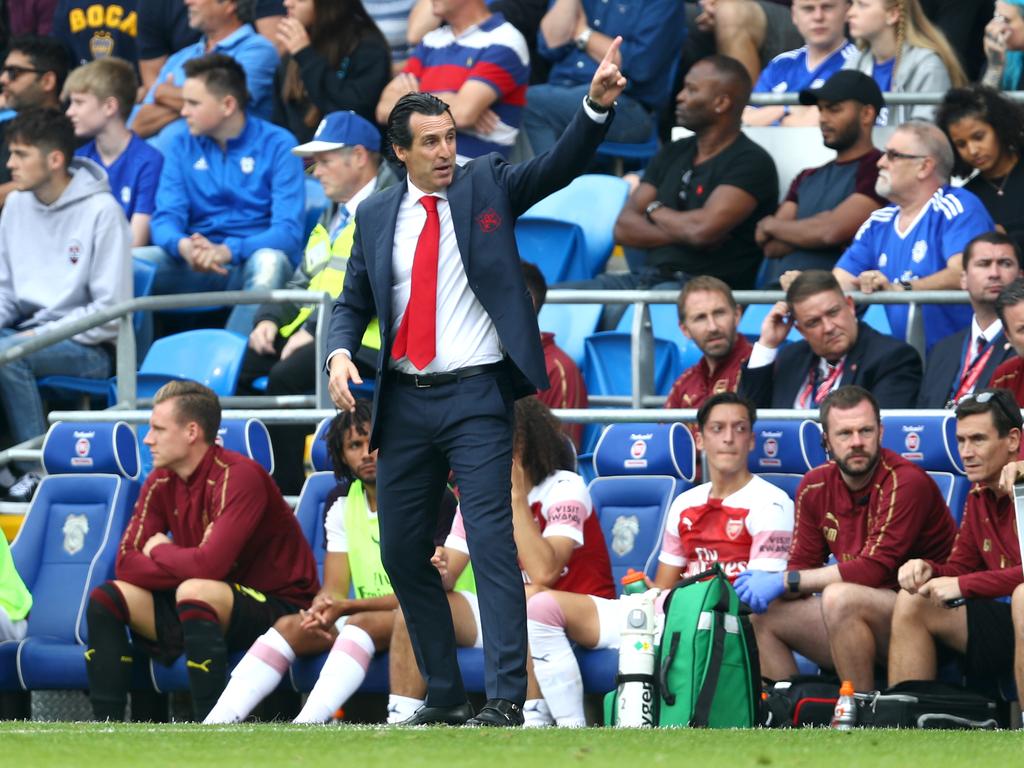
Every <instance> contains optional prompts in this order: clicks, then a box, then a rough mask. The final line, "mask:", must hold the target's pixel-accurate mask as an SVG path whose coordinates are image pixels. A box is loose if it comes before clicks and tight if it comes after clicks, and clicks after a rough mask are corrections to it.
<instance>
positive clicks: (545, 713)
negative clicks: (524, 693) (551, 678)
mask: <svg viewBox="0 0 1024 768" xmlns="http://www.w3.org/2000/svg"><path fill="white" fill-rule="evenodd" d="M523 718H524V720H525V722H524V723H523V727H524V728H546V727H547V726H549V725H554V724H555V718H554V717H552V716H551V710H550V709H549V708H548V703H547V702H546V701H544V699H527V700H526V703H525V704H523Z"/></svg>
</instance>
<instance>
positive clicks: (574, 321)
mask: <svg viewBox="0 0 1024 768" xmlns="http://www.w3.org/2000/svg"><path fill="white" fill-rule="evenodd" d="M603 310H604V305H603V304H545V305H544V306H543V307H541V308H540V314H539V315H538V316H537V324H538V325H539V326H540V329H541V330H542V331H547V332H548V333H553V334H555V343H556V344H557V345H558V346H559V347H561V348H562V351H563V352H565V354H567V355H568V356H569V357H571V358H572V359H573V361H574V362H575V363H576V365H583V343H584V341H586V338H587V337H588V336H590V335H591V334H592V333H593V332H594V331H596V330H597V323H598V321H599V320H600V319H601V312H602V311H603Z"/></svg>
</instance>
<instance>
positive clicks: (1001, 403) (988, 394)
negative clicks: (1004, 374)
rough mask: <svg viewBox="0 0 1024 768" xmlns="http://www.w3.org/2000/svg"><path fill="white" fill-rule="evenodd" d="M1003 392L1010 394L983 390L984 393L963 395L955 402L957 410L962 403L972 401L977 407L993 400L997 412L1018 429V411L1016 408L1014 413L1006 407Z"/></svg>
mask: <svg viewBox="0 0 1024 768" xmlns="http://www.w3.org/2000/svg"><path fill="white" fill-rule="evenodd" d="M1003 392H1006V394H1007V395H1008V394H1010V391H1009V390H999V389H988V390H985V391H984V392H971V393H969V394H966V395H964V396H963V397H961V398H960V399H959V400H957V401H956V407H957V408H959V407H960V406H961V405H963V404H964V403H969V402H971V401H972V400H973V401H974V402H976V403H978V404H979V405H984V404H985V403H987V402H989V401H990V400H994V401H995V403H996V406H998V408H999V410H1000V411H1002V412H1003V415H1004V416H1005V417H1006V418H1008V419H1009V420H1010V424H1011V425H1013V426H1015V427H1017V428H1020V426H1021V415H1020V409H1019V408H1018V409H1016V410H1015V411H1011V410H1010V408H1009V407H1007V405H1006V402H1005V400H1006V396H1005V395H1003V394H1002V393H1003ZM1014 405H1016V403H1014Z"/></svg>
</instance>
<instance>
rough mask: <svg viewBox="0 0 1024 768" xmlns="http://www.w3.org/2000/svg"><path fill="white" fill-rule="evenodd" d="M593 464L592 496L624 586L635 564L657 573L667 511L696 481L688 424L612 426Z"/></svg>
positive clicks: (614, 573) (617, 576)
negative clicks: (594, 476) (625, 576)
mask: <svg viewBox="0 0 1024 768" xmlns="http://www.w3.org/2000/svg"><path fill="white" fill-rule="evenodd" d="M593 463H594V471H595V473H596V474H597V477H596V478H595V479H594V480H592V481H591V482H590V485H589V489H590V496H591V499H592V500H593V502H594V511H595V513H596V514H597V515H598V519H599V520H600V522H601V530H602V532H603V533H604V537H605V541H606V543H607V545H608V549H609V557H610V558H611V564H612V576H613V577H614V578H615V584H616V589H619V587H620V584H619V580H620V579H621V578H622V577H623V576H624V575H625V574H626V572H627V571H628V570H629V569H630V568H633V569H634V570H638V571H644V572H646V573H647V574H648V575H653V574H654V571H655V570H656V568H657V559H658V552H659V550H660V547H661V539H662V531H663V529H664V526H665V515H666V514H667V513H668V508H669V505H670V504H671V503H672V500H673V499H674V498H675V497H676V496H677V495H678V494H679V492H680V491H681V490H684V489H685V488H688V487H689V486H690V484H692V482H693V478H694V475H695V474H696V448H695V446H694V442H693V435H692V434H691V433H690V430H689V429H687V428H686V427H685V426H684V425H683V424H678V423H676V424H611V425H609V426H608V427H607V428H606V429H605V431H604V433H603V434H602V435H601V438H600V440H599V441H598V443H597V447H596V448H595V450H594V459H593Z"/></svg>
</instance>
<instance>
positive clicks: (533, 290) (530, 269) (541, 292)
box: [519, 261, 548, 314]
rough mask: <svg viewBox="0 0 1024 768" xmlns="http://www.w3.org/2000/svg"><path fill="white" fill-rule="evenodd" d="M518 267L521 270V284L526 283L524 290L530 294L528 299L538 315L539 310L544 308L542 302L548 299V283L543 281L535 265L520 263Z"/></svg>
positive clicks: (526, 262)
mask: <svg viewBox="0 0 1024 768" xmlns="http://www.w3.org/2000/svg"><path fill="white" fill-rule="evenodd" d="M519 266H520V267H522V270H523V282H525V283H526V290H528V291H529V292H530V298H531V299H533V307H534V309H535V310H536V311H537V314H540V308H541V307H543V306H544V301H545V300H546V299H547V297H548V281H547V280H545V279H544V275H543V274H542V273H541V271H540V270H539V269H537V265H536V264H532V263H530V262H529V261H521V262H519Z"/></svg>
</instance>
